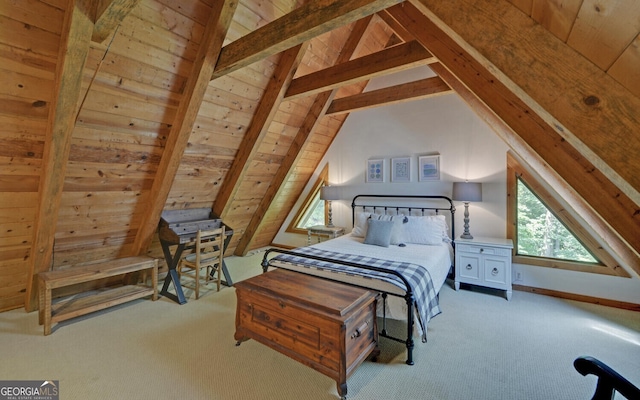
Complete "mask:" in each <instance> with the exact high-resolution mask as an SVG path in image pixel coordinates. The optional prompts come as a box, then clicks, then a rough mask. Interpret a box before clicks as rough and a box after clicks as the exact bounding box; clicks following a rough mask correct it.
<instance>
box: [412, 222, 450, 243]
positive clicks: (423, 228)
mask: <svg viewBox="0 0 640 400" xmlns="http://www.w3.org/2000/svg"><path fill="white" fill-rule="evenodd" d="M442 223H443V221H442V220H440V219H439V218H438V216H421V217H416V216H410V217H407V223H406V224H404V227H405V229H404V230H405V234H406V242H407V243H416V244H428V245H439V244H442V241H443V237H442V233H443V224H442ZM445 225H446V223H445Z"/></svg>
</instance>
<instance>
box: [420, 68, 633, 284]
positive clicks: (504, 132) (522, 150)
mask: <svg viewBox="0 0 640 400" xmlns="http://www.w3.org/2000/svg"><path fill="white" fill-rule="evenodd" d="M431 68H432V69H433V70H434V72H435V73H437V74H438V75H439V76H440V77H441V78H442V79H443V80H444V81H445V82H447V84H448V85H449V86H450V87H451V88H452V89H453V90H454V91H455V92H456V93H457V94H458V96H460V97H461V98H462V99H463V100H464V101H465V102H466V103H467V104H468V105H469V107H470V108H471V109H472V110H473V111H474V112H475V113H476V115H478V117H480V118H481V119H482V120H483V121H484V122H486V123H487V125H488V126H490V127H491V128H492V129H493V130H494V132H496V134H497V135H498V136H499V137H500V138H501V139H502V140H504V142H505V143H506V144H507V146H509V147H510V148H511V149H512V150H513V152H514V153H515V154H517V157H518V158H519V159H521V160H522V161H523V162H524V163H526V164H527V165H528V166H529V167H530V168H531V169H532V170H534V171H536V174H538V176H540V178H541V179H542V180H544V181H545V182H546V183H547V185H549V186H550V187H552V188H553V190H554V191H555V192H556V193H558V195H559V196H560V197H561V198H562V199H564V201H566V202H567V204H570V205H571V208H572V209H573V210H574V211H575V213H576V214H578V215H579V216H580V218H582V219H583V220H584V221H585V223H586V224H588V225H589V226H590V227H591V229H592V230H593V232H594V234H596V235H597V236H598V237H599V238H600V239H601V240H602V241H603V242H605V243H606V244H607V246H608V247H609V248H610V249H611V251H612V253H614V254H615V255H616V258H617V259H619V263H620V264H623V265H640V257H638V255H637V254H635V253H634V252H633V250H632V249H630V248H629V246H627V244H626V243H625V242H624V241H623V240H621V239H620V238H619V237H618V235H617V234H616V233H615V232H614V231H612V229H611V227H610V226H609V225H608V224H607V223H606V222H605V221H604V220H603V219H602V218H601V217H600V216H599V215H597V214H596V213H595V212H594V211H593V210H592V208H591V207H590V206H589V204H587V202H586V201H585V200H584V199H583V198H582V197H580V196H579V195H578V194H577V193H576V192H575V191H574V190H573V189H571V187H570V186H569V185H567V183H566V182H565V181H564V180H563V179H562V178H561V177H560V176H559V175H558V174H557V173H556V172H555V171H554V170H553V169H551V168H549V166H548V165H547V163H545V161H544V160H543V159H542V157H540V155H539V154H537V153H536V152H535V151H534V150H533V149H532V148H531V147H530V146H529V145H528V144H527V143H526V142H525V141H524V139H523V138H522V137H520V136H518V135H517V134H516V133H515V132H513V130H512V129H511V128H510V127H509V125H507V124H506V123H505V122H504V121H503V120H502V119H500V118H499V117H498V116H497V115H496V114H495V113H494V112H493V111H492V110H491V109H490V108H489V107H488V106H487V105H486V104H485V103H483V102H482V100H480V99H479V98H478V96H476V95H475V94H474V93H473V92H471V90H469V88H467V87H466V86H465V85H464V84H463V83H462V82H460V80H458V78H456V77H455V76H454V75H453V74H452V73H451V72H450V71H449V70H448V69H446V68H445V67H444V66H443V65H442V64H434V65H432V66H431ZM507 180H508V179H507ZM509 204H510V203H509ZM507 212H509V210H507ZM510 229H512V227H510V226H509V227H507V234H508V233H509V231H510ZM509 237H511V236H509ZM612 265H613V264H612ZM611 269H612V271H613V273H614V274H616V275H619V276H625V277H628V276H629V275H628V274H626V271H625V270H622V268H618V266H617V265H613V266H612V268H611Z"/></svg>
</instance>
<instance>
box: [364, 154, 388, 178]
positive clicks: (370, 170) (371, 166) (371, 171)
mask: <svg viewBox="0 0 640 400" xmlns="http://www.w3.org/2000/svg"><path fill="white" fill-rule="evenodd" d="M365 181H366V182H384V158H377V159H371V160H367V172H366V176H365Z"/></svg>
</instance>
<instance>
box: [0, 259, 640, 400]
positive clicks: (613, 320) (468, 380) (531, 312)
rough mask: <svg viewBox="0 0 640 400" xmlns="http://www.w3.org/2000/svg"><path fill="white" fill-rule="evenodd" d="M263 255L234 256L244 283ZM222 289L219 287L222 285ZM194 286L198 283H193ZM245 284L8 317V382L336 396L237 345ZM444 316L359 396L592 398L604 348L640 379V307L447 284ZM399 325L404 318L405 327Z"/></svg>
mask: <svg viewBox="0 0 640 400" xmlns="http://www.w3.org/2000/svg"><path fill="white" fill-rule="evenodd" d="M260 257H261V254H260V253H257V254H256V255H254V256H251V257H244V258H240V257H229V258H228V259H227V264H228V265H229V269H230V273H231V276H232V279H233V280H234V282H237V281H239V280H242V279H245V278H247V277H250V276H253V275H256V274H258V273H260V272H261V269H260V266H259V261H260ZM212 287H214V288H215V285H212ZM188 294H189V293H188ZM235 304H236V299H235V291H234V289H233V288H229V287H224V288H223V289H222V290H221V291H220V292H216V291H215V289H214V290H212V291H209V292H205V293H204V295H202V297H201V298H200V300H198V301H195V300H193V299H192V300H191V301H189V302H188V303H187V304H184V305H178V304H177V303H174V302H172V301H171V300H169V299H167V298H161V299H160V300H158V301H156V302H152V301H149V300H140V301H136V302H133V303H129V304H126V305H122V306H118V307H116V308H112V309H110V310H107V311H104V312H99V313H94V314H91V315H88V316H84V317H80V318H76V319H73V320H70V321H67V322H63V323H61V324H58V325H57V326H56V327H54V330H53V333H52V335H50V336H47V337H45V336H43V334H42V327H41V326H39V325H38V316H37V313H25V312H24V310H14V311H9V312H4V313H1V314H0V338H1V339H0V357H1V359H2V362H1V363H0V379H1V380H59V385H60V399H61V400H87V399H214V400H215V399H225V400H226V399H238V400H253V399H255V400H264V399H279V400H301V399H319V400H324V399H327V400H328V399H336V398H337V391H336V385H335V382H334V381H332V380H331V379H329V378H327V377H325V376H324V375H321V374H320V373H318V372H315V371H313V370H312V369H311V368H308V367H306V366H303V365H302V364H299V363H297V362H295V361H293V360H291V359H289V358H287V357H285V356H283V355H281V354H279V353H277V352H275V351H273V350H271V349H269V348H267V347H265V346H263V345H261V344H259V343H256V342H255V341H247V342H244V343H243V344H242V345H241V346H239V347H236V346H235V341H234V339H233V333H234V330H235V325H234V323H235ZM440 304H441V308H442V310H443V313H442V314H441V315H439V316H437V317H436V318H434V319H433V320H432V321H431V323H430V324H429V329H428V335H429V342H428V343H426V344H424V343H420V342H419V341H418V342H417V343H416V350H415V361H416V363H415V365H414V366H407V365H406V364H405V363H404V361H405V357H406V354H405V350H404V346H403V345H402V344H399V343H396V342H392V341H389V340H387V339H384V338H381V342H380V347H381V350H382V354H381V356H380V358H379V360H378V362H376V363H374V362H370V361H366V362H365V363H363V364H362V365H361V366H360V367H359V368H358V369H357V370H356V371H355V373H354V374H353V375H352V376H351V377H350V379H349V380H348V382H347V383H348V398H350V399H354V400H357V399H367V400H382V399H455V400H459V399H479V400H480V399H487V400H489V399H491V400H495V399H527V400H530V399H580V400H582V399H590V398H591V395H592V394H593V391H594V389H595V378H594V377H592V376H590V377H583V376H582V375H580V374H579V373H578V372H576V371H575V369H574V368H573V360H574V359H575V358H576V357H578V356H580V355H591V356H594V357H596V358H599V359H600V360H602V361H604V362H605V363H607V364H609V365H610V366H611V367H612V368H614V369H616V370H617V371H618V372H620V373H621V374H623V375H624V376H625V377H627V379H629V380H630V381H632V382H633V383H634V384H636V385H637V386H640V313H637V312H632V311H626V310H619V309H614V308H609V307H603V306H597V305H591V304H584V303H579V302H572V301H565V300H560V299H555V298H551V297H546V296H540V295H535V294H531V293H524V292H514V293H513V297H512V299H511V301H506V300H505V299H504V297H503V296H502V295H501V294H500V293H496V292H492V291H482V290H469V289H463V290H460V291H458V292H456V291H454V290H453V289H452V288H451V286H450V285H449V284H447V285H445V287H444V288H443V289H442V291H441V296H440ZM397 328H398V329H403V328H402V326H400V325H398V326H397Z"/></svg>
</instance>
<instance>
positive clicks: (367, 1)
mask: <svg viewBox="0 0 640 400" xmlns="http://www.w3.org/2000/svg"><path fill="white" fill-rule="evenodd" d="M398 3H402V1H401V0H313V1H309V2H307V3H306V4H304V5H303V6H301V7H298V8H296V9H295V10H293V11H291V12H290V13H288V14H286V15H284V16H282V17H280V18H278V19H276V20H274V21H272V22H270V23H268V24H266V25H264V26H263V27H261V28H258V29H256V30H254V31H252V32H251V33H249V34H247V35H245V36H243V37H242V38H240V39H238V40H236V41H233V42H231V43H229V44H228V45H226V46H224V48H223V49H222V52H221V53H220V59H219V60H218V63H217V65H216V68H215V71H214V73H213V74H212V75H211V79H216V78H218V77H220V76H223V75H226V74H228V73H231V72H233V71H236V70H238V69H240V68H243V67H246V66H247V65H250V64H253V63H254V62H256V61H260V60H262V59H265V58H267V57H269V56H272V55H274V54H278V53H280V52H282V51H284V50H286V49H288V48H291V47H293V46H295V45H298V44H300V43H303V42H306V41H308V40H311V39H313V38H314V37H316V36H319V35H321V34H323V33H326V32H329V31H332V30H334V29H336V28H339V27H341V26H344V25H347V24H350V23H352V22H354V21H357V20H359V19H361V18H364V17H366V16H369V15H372V14H375V13H377V12H378V11H380V10H383V9H385V8H387V7H390V6H392V5H394V4H398Z"/></svg>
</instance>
